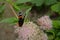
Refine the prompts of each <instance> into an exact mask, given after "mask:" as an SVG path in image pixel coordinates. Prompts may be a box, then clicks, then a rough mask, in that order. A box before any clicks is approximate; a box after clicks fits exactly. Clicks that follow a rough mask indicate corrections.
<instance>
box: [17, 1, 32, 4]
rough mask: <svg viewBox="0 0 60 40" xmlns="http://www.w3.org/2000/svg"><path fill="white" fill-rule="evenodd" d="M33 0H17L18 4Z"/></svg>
mask: <svg viewBox="0 0 60 40" xmlns="http://www.w3.org/2000/svg"><path fill="white" fill-rule="evenodd" d="M30 1H31V0H17V1H16V4H20V3H26V2H30Z"/></svg>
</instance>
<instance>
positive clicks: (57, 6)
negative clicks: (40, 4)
mask: <svg viewBox="0 0 60 40" xmlns="http://www.w3.org/2000/svg"><path fill="white" fill-rule="evenodd" d="M51 10H52V11H55V12H58V13H60V2H59V3H57V4H55V5H53V6H51Z"/></svg>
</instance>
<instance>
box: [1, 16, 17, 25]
mask: <svg viewBox="0 0 60 40" xmlns="http://www.w3.org/2000/svg"><path fill="white" fill-rule="evenodd" d="M17 21H18V19H17V18H15V17H11V18H6V19H3V20H1V21H0V23H10V24H11V23H16V22H17Z"/></svg>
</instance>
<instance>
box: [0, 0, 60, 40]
mask: <svg viewBox="0 0 60 40" xmlns="http://www.w3.org/2000/svg"><path fill="white" fill-rule="evenodd" d="M21 10H23V11H22V12H23V13H24V14H26V15H25V21H27V20H28V18H27V16H29V12H31V13H32V15H34V14H36V15H34V17H35V18H34V20H35V19H36V18H38V16H42V15H48V16H49V17H50V18H51V19H52V23H53V28H52V29H51V30H46V34H47V35H48V37H49V39H48V40H60V0H0V40H15V39H16V38H15V34H14V28H13V26H14V24H15V23H17V21H18V19H17V17H16V15H15V13H16V14H17V13H18V12H19V11H21ZM39 14H40V15H39ZM17 15H18V14H17ZM31 20H33V19H31Z"/></svg>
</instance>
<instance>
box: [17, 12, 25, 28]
mask: <svg viewBox="0 0 60 40" xmlns="http://www.w3.org/2000/svg"><path fill="white" fill-rule="evenodd" d="M23 23H24V17H23V15H22V12H19V16H18V25H19V27H22V25H23Z"/></svg>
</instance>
